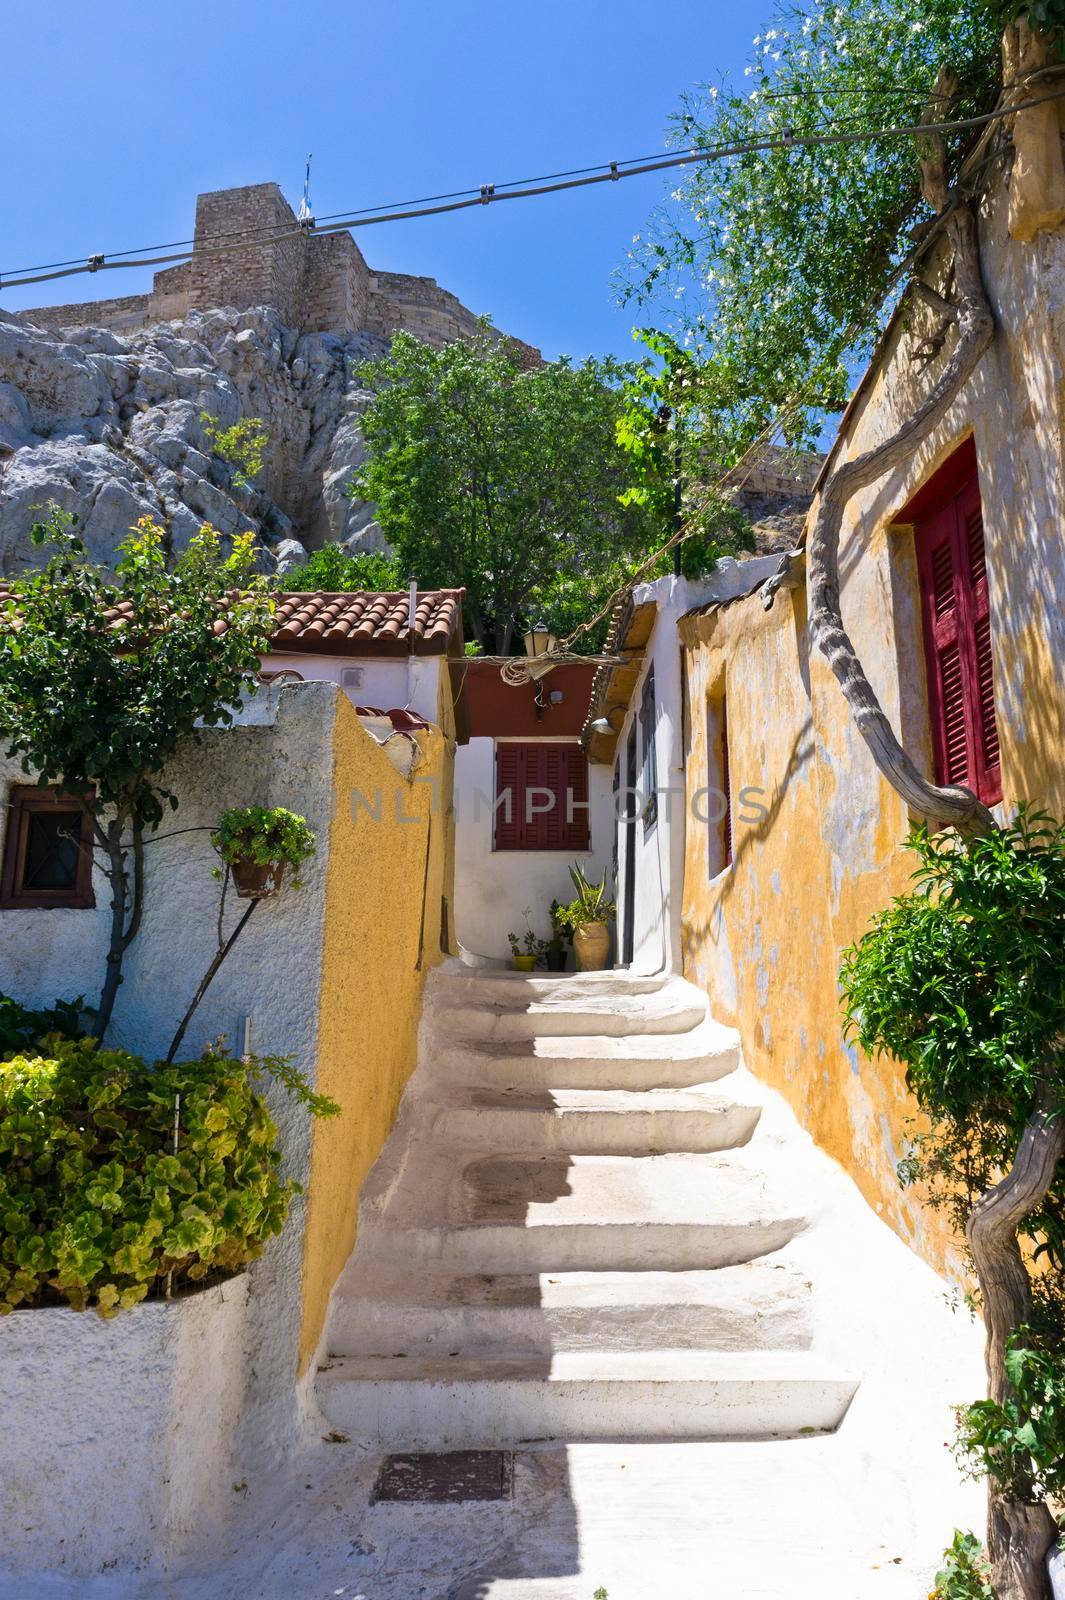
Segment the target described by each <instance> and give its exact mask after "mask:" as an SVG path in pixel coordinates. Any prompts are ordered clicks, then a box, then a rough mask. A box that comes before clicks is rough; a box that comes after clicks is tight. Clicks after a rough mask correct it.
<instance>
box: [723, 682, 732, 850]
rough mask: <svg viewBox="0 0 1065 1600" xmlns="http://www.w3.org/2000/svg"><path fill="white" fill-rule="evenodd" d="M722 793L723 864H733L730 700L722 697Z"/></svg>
mask: <svg viewBox="0 0 1065 1600" xmlns="http://www.w3.org/2000/svg"><path fill="white" fill-rule="evenodd" d="M721 793H722V794H723V795H724V797H725V814H724V816H723V817H722V818H721V864H722V866H724V867H728V866H731V865H732V774H731V773H730V771H729V761H728V701H727V700H726V699H725V697H724V696H722V697H721Z"/></svg>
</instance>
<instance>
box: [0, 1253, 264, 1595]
mask: <svg viewBox="0 0 1065 1600" xmlns="http://www.w3.org/2000/svg"><path fill="white" fill-rule="evenodd" d="M247 1306H248V1276H247V1274H246V1273H245V1274H242V1275H241V1276H240V1277H238V1278H233V1279H231V1280H229V1281H228V1282H227V1283H223V1284H219V1285H216V1286H214V1287H212V1288H210V1289H205V1290H203V1291H202V1292H201V1293H199V1294H194V1295H189V1296H187V1297H185V1298H183V1299H179V1300H173V1301H171V1302H169V1303H167V1302H165V1301H154V1302H151V1303H149V1304H146V1305H141V1306H136V1307H134V1309H133V1310H132V1311H127V1312H124V1313H122V1314H121V1315H119V1316H117V1317H115V1318H113V1319H112V1320H111V1321H109V1322H105V1321H103V1320H102V1319H101V1318H100V1317H98V1316H97V1315H96V1314H95V1312H92V1311H87V1312H75V1311H69V1310H65V1309H62V1308H59V1307H57V1308H55V1309H52V1308H48V1309H46V1310H39V1311H15V1312H12V1313H11V1315H9V1316H6V1317H0V1418H2V1428H3V1442H2V1446H0V1529H2V1530H3V1533H2V1536H0V1585H3V1574H4V1573H5V1572H6V1573H7V1574H9V1575H16V1574H18V1573H27V1572H31V1571H32V1572H38V1573H39V1572H44V1571H50V1572H55V1573H57V1574H58V1573H63V1574H66V1575H69V1576H76V1575H84V1576H86V1577H88V1576H89V1575H90V1574H94V1573H99V1572H101V1571H102V1570H106V1569H107V1568H109V1567H113V1566H117V1567H118V1568H119V1569H122V1568H125V1569H129V1568H130V1567H146V1568H165V1567H168V1566H170V1565H172V1564H173V1563H175V1562H178V1561H180V1560H181V1559H182V1557H183V1556H184V1555H185V1554H186V1553H187V1552H189V1551H190V1550H191V1549H193V1548H196V1547H202V1546H203V1545H204V1544H205V1543H207V1542H208V1541H209V1540H210V1538H211V1537H212V1535H214V1534H216V1533H217V1532H218V1531H219V1530H220V1529H221V1527H222V1525H223V1522H224V1519H225V1517H226V1514H227V1512H228V1511H229V1508H230V1503H231V1501H232V1498H233V1487H232V1483H233V1473H232V1471H231V1465H232V1451H233V1447H234V1443H235V1437H236V1430H237V1424H238V1421H239V1417H240V1408H241V1400H242V1397H243V1391H244V1381H245V1373H246V1357H245V1334H246V1327H245V1322H246V1312H247ZM7 1592H12V1593H13V1592H14V1591H13V1590H11V1591H7Z"/></svg>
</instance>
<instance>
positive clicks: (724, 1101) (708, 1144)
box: [431, 1083, 761, 1155]
mask: <svg viewBox="0 0 1065 1600" xmlns="http://www.w3.org/2000/svg"><path fill="white" fill-rule="evenodd" d="M760 1115H761V1108H760V1107H759V1106H757V1105H745V1104H743V1103H742V1102H741V1101H739V1100H737V1099H736V1098H735V1097H734V1096H731V1095H728V1094H724V1093H721V1092H718V1093H707V1092H705V1091H704V1092H696V1091H694V1090H691V1089H689V1090H676V1089H652V1090H649V1091H646V1092H633V1091H630V1090H625V1089H614V1090H610V1089H550V1090H548V1089H540V1090H535V1089H528V1088H525V1087H520V1088H519V1087H518V1085H517V1084H516V1083H515V1084H512V1085H510V1086H508V1087H506V1088H498V1089H497V1088H491V1087H487V1086H485V1087H480V1086H477V1085H471V1086H469V1087H467V1088H466V1089H465V1090H464V1091H461V1092H460V1093H459V1096H458V1098H457V1103H455V1104H449V1105H446V1106H443V1107H442V1108H441V1109H440V1110H439V1111H437V1112H436V1114H435V1116H434V1118H433V1121H432V1125H431V1130H432V1134H433V1135H434V1136H435V1137H438V1138H441V1139H447V1140H451V1141H452V1142H454V1143H456V1144H459V1145H465V1146H471V1147H472V1146H478V1145H479V1146H481V1147H486V1148H488V1149H491V1150H526V1149H538V1150H550V1151H563V1152H570V1153H572V1154H574V1155H580V1154H590V1155H627V1154H639V1155H657V1154H661V1153H662V1152H665V1151H676V1150H681V1151H684V1150H687V1151H713V1150H730V1149H735V1148H736V1147H737V1146H739V1145H745V1144H746V1143H747V1141H748V1140H749V1139H750V1137H751V1135H752V1133H753V1132H754V1130H755V1128H756V1127H757V1125H758V1118H759V1116H760Z"/></svg>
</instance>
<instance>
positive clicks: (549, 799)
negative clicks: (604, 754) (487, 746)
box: [495, 742, 588, 850]
mask: <svg viewBox="0 0 1065 1600" xmlns="http://www.w3.org/2000/svg"><path fill="white" fill-rule="evenodd" d="M507 789H509V790H510V795H511V806H510V821H509V822H508V821H507V820H506V817H507V810H506V806H505V804H503V803H500V804H499V805H498V807H497V810H496V823H495V847H496V849H497V850H587V849H588V811H587V807H586V802H587V799H588V759H587V757H586V756H585V754H584V751H583V750H582V749H581V747H580V745H578V744H548V743H546V742H545V743H535V744H533V743H530V744H519V743H508V744H498V745H497V746H496V800H497V801H499V800H500V797H501V796H502V795H503V793H504V791H505V790H507ZM533 790H539V791H540V792H539V793H537V794H532V793H531V791H533ZM530 805H531V807H532V815H530V814H529V807H530ZM571 810H572V813H573V819H572V821H569V820H567V818H568V814H569V812H570V811H571Z"/></svg>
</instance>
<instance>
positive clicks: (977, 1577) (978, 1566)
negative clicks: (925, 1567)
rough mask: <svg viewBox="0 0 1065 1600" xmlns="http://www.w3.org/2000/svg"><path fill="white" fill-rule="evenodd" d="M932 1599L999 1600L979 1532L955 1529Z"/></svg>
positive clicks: (945, 1551) (937, 1574)
mask: <svg viewBox="0 0 1065 1600" xmlns="http://www.w3.org/2000/svg"><path fill="white" fill-rule="evenodd" d="M928 1600H995V1596H994V1591H993V1590H992V1588H991V1582H990V1579H989V1577H988V1571H987V1563H986V1561H985V1560H984V1549H983V1545H982V1544H981V1543H980V1541H979V1539H978V1538H977V1537H976V1535H975V1533H959V1532H957V1531H955V1534H954V1538H953V1540H952V1542H951V1545H950V1549H949V1550H944V1552H943V1565H942V1567H941V1568H940V1570H939V1571H938V1572H937V1573H936V1586H935V1588H934V1589H933V1590H932V1593H931V1594H930V1595H929V1596H928Z"/></svg>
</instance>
